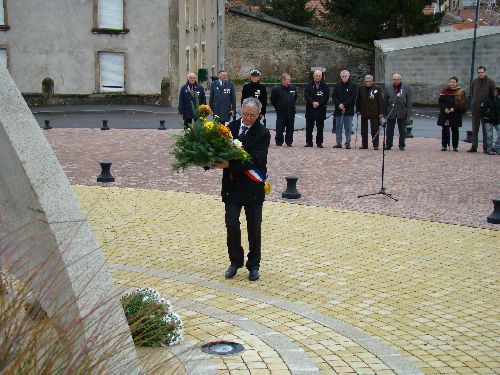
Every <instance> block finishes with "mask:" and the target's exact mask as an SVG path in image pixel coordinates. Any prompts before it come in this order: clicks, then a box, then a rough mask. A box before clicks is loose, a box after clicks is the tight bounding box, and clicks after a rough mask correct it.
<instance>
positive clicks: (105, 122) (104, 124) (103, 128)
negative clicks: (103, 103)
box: [101, 120, 109, 130]
mask: <svg viewBox="0 0 500 375" xmlns="http://www.w3.org/2000/svg"><path fill="white" fill-rule="evenodd" d="M101 130H109V126H108V120H102V128H101Z"/></svg>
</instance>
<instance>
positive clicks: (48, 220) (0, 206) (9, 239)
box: [0, 63, 139, 374]
mask: <svg viewBox="0 0 500 375" xmlns="http://www.w3.org/2000/svg"><path fill="white" fill-rule="evenodd" d="M0 87H1V90H0V267H1V268H2V269H4V270H6V269H8V270H9V272H11V273H12V274H14V275H15V276H16V278H18V279H19V280H20V281H22V282H23V283H24V284H26V285H27V287H28V288H29V289H30V290H31V292H32V293H33V295H34V296H35V297H36V298H37V299H38V301H39V302H40V303H41V306H42V307H43V309H44V310H45V311H46V312H47V314H48V316H49V317H54V316H55V317H57V318H56V319H58V321H57V322H56V325H60V326H61V327H64V326H65V325H67V324H69V323H70V322H75V321H81V323H80V324H79V328H80V329H81V332H82V333H81V335H80V336H79V339H78V340H77V341H78V342H75V343H74V346H75V348H73V350H81V349H82V348H83V349H84V350H86V349H92V346H93V345H95V344H96V343H99V349H98V350H102V351H106V352H109V350H110V348H116V347H117V346H119V347H120V350H115V351H113V353H112V355H111V357H110V358H109V359H108V360H107V363H106V373H109V374H124V373H127V374H138V373H139V363H138V359H137V355H136V352H135V348H134V344H133V342H132V339H131V337H130V331H129V328H128V325H127V321H126V319H125V316H124V314H123V310H122V307H121V304H120V302H119V300H118V298H117V294H118V293H117V291H116V289H115V287H114V284H113V282H112V280H111V279H110V276H109V274H108V271H107V268H106V266H105V259H104V256H103V254H102V251H101V249H100V247H99V245H98V243H97V241H96V238H95V236H94V234H93V232H92V230H91V227H90V225H89V224H88V223H87V221H86V218H85V215H84V214H83V211H82V209H81V207H80V204H79V202H78V199H77V198H76V196H75V194H74V193H73V190H72V189H71V186H70V184H69V181H68V179H67V177H66V175H65V174H64V172H63V170H62V168H61V166H60V164H59V162H58V160H57V159H56V156H55V155H54V153H53V151H52V149H51V147H50V145H49V143H48V142H47V141H46V139H45V136H44V134H43V133H42V130H41V129H40V127H39V126H38V124H37V122H36V120H35V119H34V117H33V116H32V114H31V111H30V109H29V108H28V106H27V105H26V103H25V101H24V100H23V97H22V96H21V93H20V92H19V90H18V89H17V87H16V85H15V83H14V81H13V80H12V78H11V76H10V74H9V72H8V71H7V69H6V68H5V66H4V65H3V64H1V63H0ZM103 343H104V345H103Z"/></svg>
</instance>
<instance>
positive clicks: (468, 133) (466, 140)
mask: <svg viewBox="0 0 500 375" xmlns="http://www.w3.org/2000/svg"><path fill="white" fill-rule="evenodd" d="M463 141H464V142H465V143H472V130H467V136H466V137H465V139H464V140H463Z"/></svg>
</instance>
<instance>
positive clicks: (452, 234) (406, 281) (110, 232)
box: [74, 186, 500, 371]
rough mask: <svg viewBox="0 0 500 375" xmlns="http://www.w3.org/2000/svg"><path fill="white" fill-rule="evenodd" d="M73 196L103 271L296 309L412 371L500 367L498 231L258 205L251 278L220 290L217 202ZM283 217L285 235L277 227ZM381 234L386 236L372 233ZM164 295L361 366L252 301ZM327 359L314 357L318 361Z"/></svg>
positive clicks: (353, 350) (168, 196) (154, 195)
mask: <svg viewBox="0 0 500 375" xmlns="http://www.w3.org/2000/svg"><path fill="white" fill-rule="evenodd" d="M74 188H75V191H76V192H77V194H78V195H79V198H80V201H81V202H82V205H83V206H84V208H85V209H86V210H87V214H88V217H89V220H90V222H91V224H92V226H93V228H94V230H95V232H96V235H97V238H98V240H99V242H100V243H101V245H102V246H103V249H104V253H105V257H106V258H107V259H108V260H109V261H111V262H113V263H116V264H122V265H128V266H135V267H149V268H151V269H159V270H165V271H168V272H174V273H176V274H184V275H194V276H197V277H201V278H204V279H205V280H207V281H213V282H218V283H221V284H225V285H228V286H236V287H238V288H244V289H247V290H248V291H255V293H258V294H261V295H268V296H270V297H272V298H280V299H282V300H285V301H288V302H294V303H297V302H300V303H301V304H303V305H304V306H310V307H312V308H314V309H315V310H316V311H317V312H319V313H322V314H325V315H328V316H331V317H333V318H335V319H339V320H342V321H344V322H346V323H348V324H351V325H353V326H357V327H359V328H361V329H363V331H365V332H366V333H367V334H369V335H373V336H375V337H378V338H379V339H381V340H382V341H383V342H385V343H386V344H387V345H389V346H391V347H392V348H393V349H395V350H397V351H399V352H400V353H405V354H407V355H408V359H410V360H412V361H414V362H415V363H420V362H422V361H423V362H425V363H427V364H429V363H430V362H431V361H432V362H433V363H434V364H435V365H436V366H437V365H438V364H439V365H440V363H441V362H442V363H446V365H447V366H450V367H451V365H452V364H453V365H455V366H457V365H459V364H460V363H463V364H466V365H468V366H474V367H473V368H481V369H485V368H486V365H485V363H492V362H495V361H496V360H497V358H498V357H499V350H500V349H499V347H498V342H497V341H496V339H497V337H498V336H499V335H500V332H499V326H498V320H497V319H495V317H494V316H493V315H491V314H492V312H494V311H498V309H499V302H498V301H497V300H498V298H495V297H494V296H495V295H496V294H495V293H496V291H497V290H498V274H497V273H496V272H497V270H498V269H499V268H500V261H499V256H498V252H497V251H496V250H497V248H498V243H500V234H499V232H498V231H492V230H484V229H477V228H468V227H463V226H459V225H447V224H440V223H433V222H428V221H422V220H413V219H404V218H396V217H388V216H380V215H374V214H362V213H357V212H348V211H338V210H333V209H328V208H322V207H312V206H304V205H290V204H286V203H275V202H266V203H265V204H264V225H263V244H264V249H263V262H262V265H261V280H259V282H256V283H249V282H248V280H246V272H244V271H243V270H241V272H239V273H238V275H237V276H236V277H235V279H233V280H230V281H226V280H224V279H223V276H222V275H223V272H224V270H225V268H226V267H227V263H228V261H227V252H226V250H225V249H224V247H225V231H224V229H222V230H215V229H214V228H224V219H223V217H224V212H223V205H222V204H221V202H220V199H219V198H218V197H209V196H204V195H201V194H187V193H174V192H159V191H152V190H134V189H118V188H100V187H92V188H91V187H80V186H75V187H74ZM284 217H286V218H287V226H286V228H284V227H283V226H282V225H281V224H280V223H281V221H280V219H282V218H284ZM242 222H244V220H243V221H242ZM354 223H355V224H354ZM242 225H243V227H244V223H243V224H242ZM381 227H386V228H391V230H390V231H384V232H380V228H381ZM330 228H335V232H332V230H330ZM276 233H280V236H276V235H275V234H276ZM242 236H243V237H245V236H246V234H245V230H243V233H242ZM471 265H473V267H472V266H471ZM112 275H113V277H114V278H115V280H116V279H117V278H121V277H124V278H125V279H131V278H134V277H135V282H136V283H137V284H139V285H138V286H146V285H155V286H156V287H157V288H159V287H161V285H162V284H164V283H165V279H158V280H155V281H154V282H153V281H152V280H154V278H152V277H150V276H148V275H142V276H140V277H139V276H138V274H134V273H133V272H123V271H116V272H115V271H113V272H112ZM118 275H119V276H118ZM166 287H167V290H168V291H169V292H170V293H171V295H172V296H173V297H177V298H180V299H191V300H194V299H195V298H197V299H198V300H197V301H199V302H203V303H207V304H210V305H212V306H214V307H218V308H223V309H224V310H226V311H228V312H233V313H235V314H239V315H244V316H245V317H246V318H248V319H252V320H255V321H257V322H260V323H261V324H264V325H266V326H267V327H272V329H275V330H279V332H280V333H282V334H284V335H286V336H288V337H289V339H292V340H295V341H296V342H297V343H299V342H304V343H305V345H309V346H310V345H317V344H321V345H323V346H324V347H325V348H326V349H328V350H331V351H332V353H333V352H334V353H335V354H336V355H337V356H339V357H342V356H344V355H345V356H348V355H353V354H354V355H355V356H358V358H359V356H360V355H361V354H363V353H366V350H364V349H363V348H362V347H360V346H359V345H357V344H356V343H354V342H353V341H352V340H349V339H346V340H345V341H343V338H342V336H341V335H339V334H335V335H333V336H329V337H330V339H331V340H333V341H337V342H341V343H342V345H338V344H332V345H325V343H324V341H328V340H325V338H324V337H322V336H319V335H318V333H322V334H325V333H326V334H328V333H330V330H329V329H328V328H327V327H323V326H321V325H320V324H317V323H314V322H311V321H310V320H308V319H307V318H304V317H302V316H298V315H296V314H293V313H290V312H288V311H286V310H284V309H280V308H277V307H275V306H272V305H269V304H266V303H262V302H256V301H252V298H246V297H241V296H238V295H230V294H227V293H221V292H218V291H216V290H212V289H210V288H203V287H202V286H201V285H199V284H197V285H189V284H186V283H183V282H178V281H175V280H168V286H166ZM174 299H175V298H172V300H174ZM174 307H175V303H174ZM286 327H288V328H289V329H284V328H286ZM217 329H226V330H227V329H228V327H227V326H224V325H217V324H216V323H214V326H213V327H204V328H203V329H201V330H199V331H198V330H196V331H194V332H195V333H196V335H197V336H198V337H200V338H201V337H202V336H203V334H204V333H205V334H206V336H207V337H209V336H210V335H213V336H216V335H217ZM314 348H319V346H318V347H316V346H314ZM333 348H336V349H339V351H340V353H341V354H339V353H338V352H336V351H335V349H333ZM347 348H349V350H346V349H347ZM303 349H304V350H306V348H303ZM422 349H424V350H423V352H421V350H422ZM307 350H309V351H311V353H313V352H314V349H307ZM318 350H323V349H318ZM428 353H430V355H429V354H428ZM327 356H328V354H326V353H321V357H322V358H325V357H327ZM478 357H481V360H478ZM314 358H319V357H317V356H315V357H314ZM476 362H478V363H479V364H478V363H476ZM368 363H369V364H370V365H376V364H377V363H373V364H372V363H371V362H368ZM378 364H382V363H381V362H379V363H378ZM425 367H426V369H430V370H429V371H431V370H432V371H434V370H436V369H437V368H442V367H431V366H430V365H428V366H425ZM460 368H463V367H460ZM351 370H352V369H351ZM351 370H349V371H351Z"/></svg>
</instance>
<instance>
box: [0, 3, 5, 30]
mask: <svg viewBox="0 0 500 375" xmlns="http://www.w3.org/2000/svg"><path fill="white" fill-rule="evenodd" d="M4 6H5V4H4V1H3V0H0V25H5V8H4Z"/></svg>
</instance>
